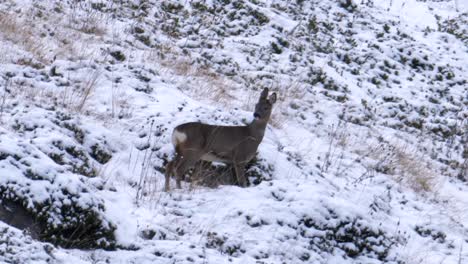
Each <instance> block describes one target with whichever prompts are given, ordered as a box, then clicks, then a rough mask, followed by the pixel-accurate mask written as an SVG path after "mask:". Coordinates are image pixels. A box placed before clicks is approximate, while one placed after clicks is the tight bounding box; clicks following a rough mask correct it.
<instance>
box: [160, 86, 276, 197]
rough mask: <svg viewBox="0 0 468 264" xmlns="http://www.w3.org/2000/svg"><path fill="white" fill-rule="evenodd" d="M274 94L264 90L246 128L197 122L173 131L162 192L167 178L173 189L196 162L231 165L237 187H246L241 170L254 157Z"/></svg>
mask: <svg viewBox="0 0 468 264" xmlns="http://www.w3.org/2000/svg"><path fill="white" fill-rule="evenodd" d="M275 102H276V93H273V94H272V95H270V96H268V89H267V88H265V89H264V90H263V91H262V93H261V95H260V99H259V100H258V103H257V104H256V106H255V112H254V120H253V121H252V122H251V123H250V124H248V125H246V126H218V125H209V124H203V123H200V122H191V123H185V124H181V125H179V126H177V127H176V128H174V131H173V132H172V144H173V145H174V147H175V150H176V154H175V157H174V159H173V160H172V161H170V162H169V163H168V164H167V166H166V182H165V188H164V189H165V190H166V191H169V189H170V186H169V183H170V177H171V176H173V175H174V176H175V177H176V185H177V188H181V185H180V182H181V180H182V179H183V177H184V175H185V173H186V172H187V171H188V170H189V169H190V168H191V167H193V166H194V165H195V163H197V162H198V161H200V160H205V161H216V162H222V163H229V164H232V165H233V167H234V170H235V173H236V177H237V182H238V183H239V185H240V186H242V187H245V186H247V180H246V178H245V166H246V164H247V163H248V162H249V161H250V160H251V159H252V158H253V157H254V156H255V153H256V152H257V148H258V145H260V142H262V139H263V136H264V134H265V129H266V126H267V123H268V120H269V119H270V115H271V110H272V108H273V104H274V103H275Z"/></svg>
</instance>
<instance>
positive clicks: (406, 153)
mask: <svg viewBox="0 0 468 264" xmlns="http://www.w3.org/2000/svg"><path fill="white" fill-rule="evenodd" d="M368 148H369V152H368V153H369V157H370V158H371V159H373V160H374V162H373V163H372V165H371V167H372V169H373V170H375V171H376V172H379V173H383V174H387V175H391V176H392V178H394V179H395V180H396V181H397V182H399V183H401V184H403V185H405V186H408V187H410V188H411V189H413V190H414V191H416V192H431V191H436V190H437V189H438V187H439V184H440V176H439V175H438V174H437V173H436V171H435V170H434V169H433V168H432V167H431V164H430V162H429V160H428V159H426V158H425V157H424V155H422V154H421V153H420V152H418V151H417V150H416V149H414V148H412V147H410V146H409V145H408V144H403V143H398V142H397V143H390V142H381V143H380V144H378V145H371V146H368Z"/></svg>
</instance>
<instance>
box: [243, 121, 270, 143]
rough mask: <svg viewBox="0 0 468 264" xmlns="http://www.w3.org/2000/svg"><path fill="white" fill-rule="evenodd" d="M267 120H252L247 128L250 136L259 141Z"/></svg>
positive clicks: (263, 133)
mask: <svg viewBox="0 0 468 264" xmlns="http://www.w3.org/2000/svg"><path fill="white" fill-rule="evenodd" d="M267 123H268V120H263V119H256V118H255V119H254V120H253V121H252V122H251V123H250V124H249V125H248V126H247V127H248V128H249V131H250V134H251V135H252V136H253V137H254V138H255V139H257V140H259V141H261V140H262V139H263V135H265V129H266V126H267Z"/></svg>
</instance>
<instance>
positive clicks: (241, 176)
mask: <svg viewBox="0 0 468 264" xmlns="http://www.w3.org/2000/svg"><path fill="white" fill-rule="evenodd" d="M234 170H235V171H236V177H237V183H238V184H239V186H241V187H246V186H247V179H246V178H245V163H235V164H234Z"/></svg>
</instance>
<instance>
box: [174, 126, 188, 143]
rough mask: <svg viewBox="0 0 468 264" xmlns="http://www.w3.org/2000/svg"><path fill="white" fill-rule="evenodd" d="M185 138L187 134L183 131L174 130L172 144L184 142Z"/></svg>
mask: <svg viewBox="0 0 468 264" xmlns="http://www.w3.org/2000/svg"><path fill="white" fill-rule="evenodd" d="M185 140H187V135H186V134H185V133H184V132H180V131H177V130H174V133H172V144H173V145H174V146H177V145H178V144H179V143H183V142H185Z"/></svg>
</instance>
